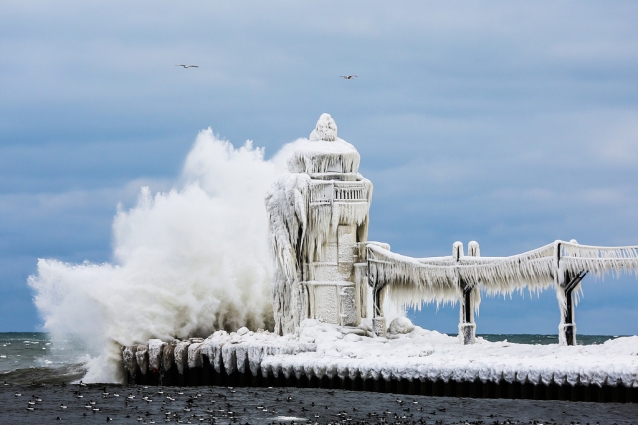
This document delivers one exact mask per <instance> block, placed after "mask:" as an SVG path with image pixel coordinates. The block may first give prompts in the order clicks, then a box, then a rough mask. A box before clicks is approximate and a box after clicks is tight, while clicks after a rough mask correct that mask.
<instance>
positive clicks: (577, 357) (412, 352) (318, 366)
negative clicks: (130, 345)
mask: <svg viewBox="0 0 638 425" xmlns="http://www.w3.org/2000/svg"><path fill="white" fill-rule="evenodd" d="M398 320H399V322H396V321H395V322H394V323H392V324H391V326H390V332H389V333H388V338H383V337H372V332H371V329H370V326H369V325H368V324H365V323H364V324H363V325H361V326H360V327H358V328H341V327H339V326H336V325H331V324H325V323H321V322H319V321H316V320H310V319H308V320H305V321H303V322H302V325H301V327H300V328H299V329H298V330H297V332H296V333H294V334H289V335H285V336H277V335H275V334H273V333H270V332H267V331H259V332H249V331H248V330H247V329H246V328H242V329H240V330H239V331H238V332H232V333H230V334H229V333H227V332H224V331H218V332H215V333H214V334H213V335H211V336H210V337H208V338H207V339H205V340H196V339H193V340H191V341H192V342H181V343H179V344H177V345H176V346H175V348H174V358H175V361H176V362H182V363H181V364H180V365H179V369H180V370H183V367H186V366H188V367H197V366H201V365H202V355H206V356H207V357H208V358H209V359H210V362H211V364H212V365H213V367H215V369H216V370H217V371H219V370H220V368H221V367H224V368H225V369H226V371H227V372H228V373H231V372H233V371H234V370H236V369H239V370H240V372H244V371H245V370H244V369H245V366H246V365H249V367H250V371H251V372H252V373H253V374H257V373H261V374H263V375H264V376H267V374H268V373H269V372H272V373H273V374H274V375H275V376H279V375H280V374H283V375H285V376H286V377H289V376H292V375H296V376H297V377H301V376H302V375H305V376H307V377H311V376H316V377H318V378H322V377H323V376H328V377H333V376H339V377H340V378H345V377H350V378H356V377H361V378H363V379H385V380H389V379H391V378H395V379H410V380H436V379H441V380H443V381H446V382H447V381H449V380H454V381H459V382H460V381H474V380H475V379H480V380H481V381H483V382H487V381H493V382H498V381H500V380H501V379H502V380H505V381H507V382H508V383H512V382H521V383H526V382H530V383H533V384H539V383H541V384H546V385H547V384H550V383H556V384H558V385H564V384H569V385H576V384H584V385H599V386H600V385H624V386H627V387H638V336H632V337H624V338H618V339H614V340H610V341H607V342H605V343H604V344H601V345H587V346H561V345H557V344H556V345H529V344H515V343H510V342H506V341H503V342H489V341H485V340H483V339H482V338H477V342H476V343H475V344H473V345H462V344H461V343H460V342H459V340H458V339H457V337H451V336H447V335H445V334H441V333H439V332H436V331H428V330H425V329H422V328H420V327H418V326H412V324H411V323H410V322H409V321H408V320H407V319H398ZM401 321H403V322H401ZM160 344H161V342H160V341H159V340H151V341H150V342H149V348H150V350H148V351H149V354H150V358H149V360H148V361H149V364H151V365H153V364H157V361H158V358H157V357H158V356H159V355H160V354H159V353H160V352H161V351H162V350H161V349H160V347H159V345H160ZM138 351H139V349H138ZM139 354H140V353H139V352H138V359H140V358H143V356H139ZM125 359H126V350H125ZM154 359H155V360H154ZM222 359H223V363H222ZM246 360H247V361H246ZM125 363H126V361H125ZM130 366H131V365H129V367H130ZM246 372H247V371H246Z"/></svg>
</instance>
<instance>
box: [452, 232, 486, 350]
mask: <svg viewBox="0 0 638 425" xmlns="http://www.w3.org/2000/svg"><path fill="white" fill-rule="evenodd" d="M467 250H468V256H472V257H479V256H480V255H481V254H480V250H479V245H478V243H477V242H475V241H472V242H470V243H469V244H468V246H467ZM452 257H453V259H454V261H455V262H456V263H457V264H458V263H460V261H461V257H463V244H462V243H461V242H456V243H455V244H454V246H453V249H452ZM457 277H458V275H457ZM458 279H459V282H458V283H459V288H460V289H461V294H462V295H461V300H460V314H459V339H460V340H461V342H462V343H463V345H469V344H474V342H475V341H476V323H475V322H474V307H475V306H474V300H475V299H476V296H477V292H478V290H479V288H478V286H477V285H476V284H475V285H470V284H469V282H466V281H464V280H463V279H462V278H461V277H458Z"/></svg>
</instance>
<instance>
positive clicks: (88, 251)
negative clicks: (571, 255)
mask: <svg viewBox="0 0 638 425" xmlns="http://www.w3.org/2000/svg"><path fill="white" fill-rule="evenodd" d="M637 18H638V5H636V4H635V3H633V2H615V3H614V4H613V5H610V4H609V3H606V2H588V3H582V2H555V3H551V4H548V3H543V4H540V3H511V2H495V3H489V4H481V3H471V2H466V3H454V4H448V3H438V2H420V1H407V2H402V3H401V5H400V7H398V6H397V5H395V4H386V3H383V2H369V1H353V2H345V3H344V2H336V1H328V2H326V1H322V2H295V1H281V2H277V3H274V4H273V3H272V2H259V1H258V2H232V3H228V2H189V3H187V4H179V5H178V4H175V3H174V2H168V1H153V2H136V3H134V4H131V3H130V2H91V3H86V2H79V1H59V2H55V4H53V3H50V2H44V1H31V2H8V3H7V2H5V4H3V13H2V15H1V16H0V49H1V50H2V52H3V55H2V57H1V58H0V92H2V98H1V99H0V223H3V224H2V225H0V241H1V243H0V247H1V251H0V252H1V253H2V258H0V260H1V261H0V276H3V277H2V278H1V280H0V290H2V291H4V292H3V294H5V297H4V298H6V297H8V298H7V299H13V300H19V301H20V302H21V303H24V305H29V298H30V295H29V292H28V290H27V289H26V285H24V275H25V274H28V273H30V271H31V270H32V268H33V266H34V264H32V265H29V264H30V263H29V261H30V260H29V261H27V260H25V258H28V259H32V258H33V259H34V258H36V257H38V256H51V257H55V258H61V259H68V260H69V261H81V260H83V259H85V258H86V259H89V260H94V261H103V260H107V259H108V258H106V255H107V254H106V253H107V252H108V251H107V250H108V246H109V244H110V236H109V234H108V232H109V229H110V219H111V217H112V215H113V212H114V209H115V205H116V204H117V202H118V201H125V202H127V200H130V199H131V198H130V197H131V196H132V195H131V193H132V192H135V190H136V189H135V190H133V188H134V186H135V185H137V184H140V183H141V182H142V181H154V182H164V183H162V184H158V185H157V187H158V188H160V189H161V188H164V187H165V186H166V184H167V183H166V182H167V181H171V180H172V179H174V178H176V176H177V175H178V173H179V169H180V166H181V164H182V161H183V159H184V157H185V154H186V152H187V151H188V148H189V147H190V145H191V143H192V140H193V139H194V137H195V135H196V134H197V132H198V131H199V130H200V129H202V128H206V127H208V126H212V127H213V129H214V130H215V132H216V133H219V134H220V135H221V136H223V137H225V138H228V139H230V140H231V141H233V143H235V145H239V144H242V143H243V142H244V141H245V140H246V139H253V140H254V141H255V145H257V146H265V147H266V150H267V155H272V154H274V152H276V150H277V149H278V148H279V147H280V146H281V145H282V144H283V143H285V142H288V141H291V140H293V139H295V138H297V137H300V136H307V135H308V134H309V132H310V130H311V129H312V127H313V126H314V123H315V121H316V119H317V117H318V116H319V114H320V113H322V112H329V113H331V114H332V115H333V116H334V117H335V119H336V121H337V124H338V126H339V130H340V136H342V137H343V138H345V139H346V140H348V141H350V142H351V143H353V144H355V146H357V148H358V149H359V151H360V153H361V156H362V172H363V173H364V175H366V176H367V177H369V178H370V179H371V180H372V181H373V183H374V184H375V198H374V201H373V211H372V220H373V221H372V228H371V232H372V237H374V238H376V239H381V240H387V241H388V242H390V243H391V244H392V245H393V248H394V249H396V250H397V251H400V252H404V253H406V254H412V255H440V254H442V253H443V254H445V253H448V252H449V250H450V248H451V244H452V242H454V241H455V240H457V239H458V240H462V241H465V242H467V241H469V240H471V239H476V240H478V241H479V242H480V243H481V246H482V248H483V252H484V253H485V254H486V255H488V254H494V255H507V254H512V253H515V252H519V251H522V250H527V249H531V248H534V247H535V246H538V245H541V244H545V243H548V242H550V241H552V240H553V239H556V238H565V239H570V238H576V239H578V240H579V241H581V242H583V243H593V244H610V245H611V244H629V243H638V225H637V224H635V223H636V220H635V215H636V211H637V207H638V198H637V197H636V195H635V194H636V193H638V191H637V189H638V188H637V187H636V186H637V183H636V179H635V176H636V175H637V174H636V172H637V171H638V125H637V124H636V122H638V121H637V119H636V118H637V116H638V80H636V78H635V75H636V74H637V72H638V50H637V49H636V46H637V44H638V30H637V29H636V25H635V22H636V20H637ZM186 62H188V63H194V64H198V65H200V68H198V69H191V70H183V69H181V68H177V67H175V66H174V65H175V64H178V63H186ZM344 73H354V74H357V75H359V78H358V79H356V80H353V81H344V80H341V79H339V78H338V76H339V75H342V74H344ZM130 182H132V183H130ZM13 259H15V261H13ZM19 259H21V260H19ZM12 264H13V265H12ZM25 270H28V271H25ZM631 282H633V283H635V281H631ZM586 283H587V282H586ZM589 286H591V291H590V288H589ZM600 287H601V286H600V285H597V284H591V285H589V283H587V287H586V289H585V291H586V298H585V300H583V303H582V304H581V306H579V311H581V309H583V311H585V309H587V308H589V307H588V306H591V308H594V309H598V310H596V311H599V312H600V313H599V314H600V315H601V317H600V319H599V320H598V321H597V322H598V323H599V324H597V325H596V327H595V329H601V332H602V330H604V329H608V331H606V332H620V329H626V328H622V326H624V325H622V326H621V325H620V324H619V323H620V321H619V320H617V318H618V317H620V316H618V315H616V316H615V317H614V316H613V315H608V316H607V315H605V314H606V313H604V312H605V311H606V310H605V309H611V308H613V307H614V306H619V308H618V311H619V314H621V315H626V316H622V317H626V318H627V320H626V321H628V320H629V318H631V317H633V316H632V315H633V313H632V312H631V310H630V309H625V308H624V307H620V305H621V304H620V303H621V302H624V301H621V300H617V299H615V298H614V299H610V298H606V297H602V296H601V293H602V292H604V291H602V292H601V291H599V290H598V289H596V288H600ZM622 288H623V290H622V291H621V290H618V292H614V294H618V296H619V297H620V298H622V299H623V300H632V302H634V303H635V302H636V301H638V289H634V288H635V285H632V284H631V283H628V284H627V286H624V287H622ZM597 291H598V292H597ZM590 292H591V293H592V294H593V295H594V296H589V295H588V294H589V293H590ZM536 301H538V303H540V304H534V306H533V307H531V306H530V304H529V302H530V300H529V299H525V300H519V299H515V300H514V301H511V302H509V301H508V304H507V305H508V306H511V307H504V306H505V304H503V303H500V304H499V303H496V304H489V303H488V302H486V303H484V308H485V309H486V311H487V310H489V309H491V308H494V309H496V310H498V311H499V314H502V315H503V317H504V318H505V317H507V320H509V321H510V322H511V323H514V322H515V321H517V320H518V321H519V322H520V324H521V326H522V330H523V331H529V332H536V331H537V330H538V329H542V330H543V331H545V332H549V331H550V330H546V329H549V328H548V326H549V325H548V323H557V320H558V318H557V313H556V317H553V316H552V318H551V319H543V320H545V321H544V322H542V323H544V324H541V322H535V321H534V320H531V319H532V318H534V317H535V314H536V311H537V310H538V306H539V305H542V306H544V307H543V308H546V309H547V312H548V313H547V314H550V313H549V312H556V308H555V307H556V306H555V301H554V300H553V299H552V297H551V296H550V297H546V296H543V297H542V298H541V299H540V300H536ZM536 301H535V302H536ZM16 302H17V301H16ZM27 310H28V309H27ZM592 311H593V310H592ZM442 312H443V310H442ZM430 313H431V311H429V310H428V312H426V313H422V314H423V317H426V316H428V315H429V314H430ZM2 314H5V313H2ZM441 314H443V313H441ZM551 314H553V313H551ZM592 314H593V313H592ZM597 314H598V313H597ZM452 316H454V315H452ZM452 316H451V317H452ZM603 316H604V317H603ZM0 317H2V319H1V320H0V323H2V324H3V325H2V326H9V325H4V323H9V322H8V321H5V319H4V316H0ZM441 317H443V316H441ZM446 317H447V316H446ZM492 317H494V319H490V318H492ZM544 317H545V316H544ZM579 317H580V316H579ZM446 320H447V319H446ZM454 320H455V319H454ZM587 320H588V319H586V316H585V318H584V319H583V324H587V326H593V321H589V322H588V321H587ZM36 321H37V319H36V318H35V313H34V312H33V310H31V312H29V313H25V315H24V319H23V321H20V320H14V319H12V321H11V325H10V327H8V328H6V330H9V329H18V328H30V327H32V326H34V324H35V323H36ZM481 321H483V322H481ZM20 323H22V325H21V324H20ZM501 323H502V322H499V321H498V320H497V316H494V315H493V314H489V313H487V312H486V313H483V314H482V315H481V318H480V319H479V327H481V326H483V327H484V328H483V329H487V331H490V332H499V331H500V328H499V326H503V325H502V324H501ZM517 323H518V322H517ZM535 323H538V325H536V324H535ZM634 323H635V321H634ZM552 326H553V327H552V328H551V331H552V332H553V331H555V326H554V325H552ZM582 326H583V325H582V324H581V326H580V327H579V330H580V331H585V330H583V327H582ZM605 326H606V327H605ZM454 328H455V324H454V322H453V323H452V329H454ZM585 329H587V327H585ZM592 329H593V328H592ZM0 330H2V329H0ZM479 331H481V330H479ZM597 332H598V331H597ZM623 332H625V331H623ZM627 332H633V333H635V332H636V330H633V331H631V330H630V331H627ZM586 333H591V332H586Z"/></svg>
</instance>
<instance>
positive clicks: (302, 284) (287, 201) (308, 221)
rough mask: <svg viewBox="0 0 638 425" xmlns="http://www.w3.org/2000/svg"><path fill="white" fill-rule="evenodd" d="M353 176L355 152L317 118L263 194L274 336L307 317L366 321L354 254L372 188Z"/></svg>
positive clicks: (329, 123)
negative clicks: (267, 223) (272, 269)
mask: <svg viewBox="0 0 638 425" xmlns="http://www.w3.org/2000/svg"><path fill="white" fill-rule="evenodd" d="M358 169H359V153H358V152H357V150H356V149H355V148H354V146H352V145H351V144H349V143H347V142H346V141H344V140H342V139H340V138H338V137H337V126H336V124H335V122H334V120H333V119H332V117H331V116H330V115H328V114H323V115H322V116H321V117H320V118H319V121H318V122H317V126H316V128H315V130H313V132H312V133H311V135H310V139H309V140H308V141H305V142H303V143H301V144H299V145H298V146H297V149H296V150H295V152H294V153H293V154H292V156H291V157H290V159H289V160H288V171H289V173H288V174H286V175H284V176H283V177H281V178H280V179H279V180H278V181H277V182H276V183H275V184H274V185H273V187H272V189H271V191H270V192H269V194H268V195H267V197H266V210H267V211H268V216H269V218H270V241H271V247H272V252H273V257H274V259H275V267H276V271H275V274H274V278H273V284H272V300H273V311H274V317H275V331H276V333H280V334H289V333H292V332H294V330H295V329H296V328H297V327H298V326H299V324H300V322H301V321H302V320H303V319H306V318H317V319H322V320H324V321H326V322H330V323H336V324H342V325H352V326H356V325H358V324H359V322H360V320H361V317H366V316H367V314H368V313H367V309H368V304H367V299H368V297H367V293H368V291H369V289H368V287H367V285H366V282H365V272H364V271H363V270H362V269H363V268H365V267H366V264H365V262H363V261H361V259H360V256H359V253H360V247H361V246H363V245H362V244H364V243H365V242H366V240H367V236H368V211H369V209H370V200H371V197H372V184H371V183H370V181H369V180H367V179H365V178H363V177H362V176H361V175H360V174H359V173H358Z"/></svg>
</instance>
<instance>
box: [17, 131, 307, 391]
mask: <svg viewBox="0 0 638 425" xmlns="http://www.w3.org/2000/svg"><path fill="white" fill-rule="evenodd" d="M296 144H297V143H296V142H293V143H291V144H288V145H286V146H284V147H283V148H282V149H281V151H280V152H279V153H278V154H277V155H276V156H275V157H274V158H273V160H270V161H267V160H265V159H264V152H263V149H259V148H253V146H252V143H251V142H246V144H245V145H244V146H243V147H241V148H238V149H235V148H234V147H233V146H232V145H231V144H230V143H229V142H226V141H222V140H219V139H218V138H216V137H215V136H214V135H213V132H212V131H211V130H210V129H208V130H204V131H202V132H200V134H199V135H198V136H197V139H196V141H195V144H194V146H193V148H192V150H191V152H190V153H189V155H188V157H187V159H186V161H185V165H184V169H183V172H182V176H181V178H180V179H179V183H178V184H177V185H176V187H175V188H174V189H173V190H171V191H170V192H167V193H157V194H152V193H151V192H150V191H149V189H148V188H142V190H141V192H140V195H139V199H138V202H137V205H136V206H135V207H133V208H132V209H130V210H123V209H121V208H120V209H119V210H118V213H117V215H116V216H115V219H114V222H113V260H112V261H111V262H110V263H105V264H94V263H90V262H84V263H83V264H68V263H63V262H60V261H57V260H53V259H40V260H39V261H38V271H37V274H36V275H34V276H31V277H29V285H30V286H31V287H32V288H33V289H34V291H35V303H36V306H37V308H38V309H39V311H40V314H41V315H42V317H43V318H44V321H45V329H46V330H47V331H49V332H50V333H51V334H52V337H53V338H56V337H61V336H62V335H66V334H74V335H78V336H80V337H81V338H82V339H83V341H84V343H85V345H86V347H87V349H88V350H90V351H91V352H92V353H94V355H95V356H94V357H93V358H92V359H91V360H90V361H89V362H88V364H87V366H88V374H87V376H86V377H85V378H84V381H86V382H91V381H94V382H110V381H117V380H119V379H120V376H118V373H117V371H118V370H119V368H118V367H117V365H118V363H119V361H120V351H119V347H120V345H131V344H133V343H139V342H143V341H147V340H148V339H150V338H161V339H163V340H170V339H172V338H174V337H177V338H187V337H192V336H204V337H205V336H208V335H209V334H210V333H212V332H213V331H215V330H216V329H229V330H236V329H238V328H240V327H242V326H248V327H250V328H253V329H255V328H258V327H269V326H270V325H271V323H270V322H272V307H271V303H270V297H269V290H270V289H269V288H270V282H271V277H272V265H271V258H270V254H269V249H268V235H267V232H268V223H267V217H266V211H265V208H264V197H265V194H266V192H267V190H268V188H269V187H270V186H271V184H272V182H273V181H274V179H275V178H276V177H277V176H278V175H279V174H281V173H282V172H284V171H285V166H286V159H287V157H288V156H289V155H290V153H291V152H292V151H293V150H294V146H295V145H296Z"/></svg>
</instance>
